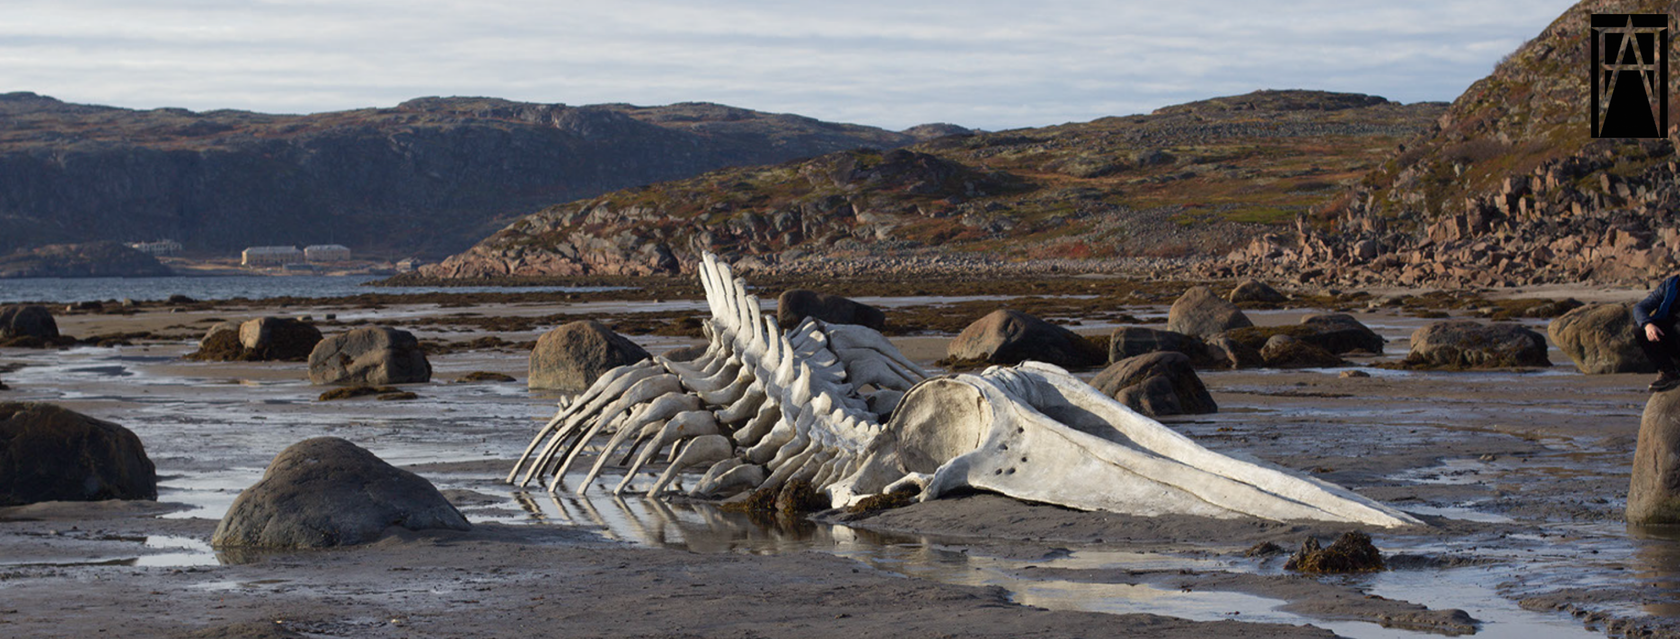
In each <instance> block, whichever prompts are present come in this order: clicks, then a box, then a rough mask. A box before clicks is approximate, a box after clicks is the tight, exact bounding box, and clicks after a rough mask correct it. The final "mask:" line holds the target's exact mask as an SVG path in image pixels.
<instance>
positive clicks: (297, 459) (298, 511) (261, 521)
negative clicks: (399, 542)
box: [210, 437, 471, 548]
mask: <svg viewBox="0 0 1680 639" xmlns="http://www.w3.org/2000/svg"><path fill="white" fill-rule="evenodd" d="M393 526H400V527H402V528H407V529H409V530H430V529H445V530H468V529H470V528H471V525H470V524H468V523H467V520H466V518H465V517H462V516H461V513H460V511H457V510H456V509H455V507H454V506H452V505H450V503H449V501H448V500H446V499H444V497H443V495H442V494H441V493H439V492H438V490H437V488H436V487H434V486H432V484H431V482H428V481H426V480H425V479H424V478H422V477H420V476H419V475H416V474H414V473H411V472H408V471H406V470H402V469H400V468H397V467H395V466H392V465H390V464H388V463H386V462H385V461H384V460H382V459H380V458H378V457H377V456H375V455H374V454H373V453H370V452H368V451H367V450H365V449H363V448H361V447H360V446H357V445H355V444H352V443H350V442H348V441H345V440H343V439H339V438H337V437H316V438H314V439H306V440H304V441H301V442H298V443H296V444H293V445H292V446H291V447H289V448H287V449H286V450H284V451H281V452H280V454H279V455H277V456H275V458H274V461H273V462H271V463H270V464H269V465H268V470H266V471H264V472H263V477H262V479H261V480H260V481H258V482H257V483H256V484H255V485H253V486H251V487H250V488H247V489H245V491H244V492H242V493H240V494H239V497H237V498H235V499H234V500H233V506H232V507H230V508H228V512H227V514H226V515H224V516H223V517H222V521H221V523H220V524H218V525H217V526H216V532H215V534H214V535H213V536H211V538H210V543H211V544H212V545H214V546H217V547H221V548H228V547H248V548H323V547H329V546H351V545H356V544H365V543H368V542H371V541H375V540H377V539H379V537H380V536H381V535H383V534H384V532H385V530H386V529H387V528H390V527H393Z"/></svg>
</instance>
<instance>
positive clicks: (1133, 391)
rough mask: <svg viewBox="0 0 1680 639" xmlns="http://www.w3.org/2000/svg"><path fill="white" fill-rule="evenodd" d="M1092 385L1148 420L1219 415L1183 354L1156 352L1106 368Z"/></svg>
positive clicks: (1214, 404) (1188, 359) (1217, 406)
mask: <svg viewBox="0 0 1680 639" xmlns="http://www.w3.org/2000/svg"><path fill="white" fill-rule="evenodd" d="M1091 385H1092V386H1095V387H1097V390H1100V391H1102V392H1103V394H1104V395H1108V396H1110V397H1113V398H1114V399H1116V400H1118V401H1119V402H1120V403H1122V404H1125V405H1127V406H1129V407H1131V409H1132V410H1135V411H1137V412H1139V413H1143V414H1145V415H1148V416H1150V417H1160V416H1164V415H1199V414H1205V413H1216V412H1219V405H1218V404H1216V403H1214V401H1213V396H1212V395H1210V394H1208V390H1207V386H1205V385H1203V384H1202V380H1201V378H1199V377H1197V376H1196V371H1195V368H1194V367H1192V366H1191V364H1190V358H1189V357H1188V356H1186V355H1184V354H1183V353H1174V352H1171V351H1159V352H1154V353H1148V354H1144V355H1139V356H1137V357H1132V358H1129V359H1126V360H1123V361H1120V362H1116V363H1115V364H1114V365H1112V366H1109V367H1108V368H1107V369H1106V370H1104V371H1103V372H1102V373H1099V374H1098V375H1097V377H1096V378H1095V379H1093V380H1091Z"/></svg>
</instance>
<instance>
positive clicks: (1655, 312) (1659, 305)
mask: <svg viewBox="0 0 1680 639" xmlns="http://www.w3.org/2000/svg"><path fill="white" fill-rule="evenodd" d="M1677 298H1680V275H1671V276H1669V277H1668V279H1665V280H1663V281H1662V283H1661V284H1658V285H1657V288H1656V290H1654V291H1651V293H1650V294H1649V295H1646V296H1645V299H1643V300H1640V301H1639V303H1638V304H1634V305H1633V323H1634V325H1635V326H1638V327H1639V332H1640V333H1641V334H1640V335H1638V336H1636V338H1635V339H1634V341H1636V342H1639V348H1640V349H1641V350H1644V351H1645V357H1647V358H1649V359H1650V360H1651V363H1652V364H1656V365H1657V381H1654V382H1651V386H1650V391H1651V392H1653V393H1656V392H1661V391H1665V390H1669V389H1672V388H1675V387H1677V386H1680V367H1677V366H1676V364H1675V360H1676V359H1680V330H1675V315H1676V314H1677V313H1680V308H1676V306H1680V299H1677Z"/></svg>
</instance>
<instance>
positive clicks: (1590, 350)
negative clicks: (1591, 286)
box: [1546, 304, 1657, 375]
mask: <svg viewBox="0 0 1680 639" xmlns="http://www.w3.org/2000/svg"><path fill="white" fill-rule="evenodd" d="M1546 333H1547V334H1548V335H1551V337H1552V343H1554V344H1557V347H1558V350H1561V351H1563V354H1564V355H1568V356H1569V359H1570V360H1572V361H1574V362H1575V367H1576V368H1579V369H1581V372H1582V373H1586V374H1588V375H1603V374H1609V373H1651V372H1655V371H1656V370H1657V367H1656V365H1655V364H1652V363H1651V360H1650V358H1648V357H1646V356H1645V351H1644V350H1641V349H1640V348H1639V339H1640V331H1639V329H1638V327H1636V326H1634V324H1633V312H1632V311H1631V310H1630V309H1629V308H1628V305H1626V304H1588V305H1586V306H1582V307H1579V308H1576V309H1574V310H1571V311H1569V312H1567V313H1564V314H1563V315H1560V316H1558V317H1557V319H1554V320H1552V323H1551V324H1548V325H1547V326H1546Z"/></svg>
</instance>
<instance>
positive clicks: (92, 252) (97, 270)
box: [0, 178, 172, 279]
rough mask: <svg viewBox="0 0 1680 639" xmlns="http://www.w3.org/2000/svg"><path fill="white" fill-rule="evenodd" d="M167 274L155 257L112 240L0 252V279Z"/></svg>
mask: <svg viewBox="0 0 1680 639" xmlns="http://www.w3.org/2000/svg"><path fill="white" fill-rule="evenodd" d="M0 179H4V178H0ZM4 244H5V240H0V246H4ZM171 274H172V272H171V271H170V270H169V267H167V266H164V265H163V263H162V262H159V261H158V260H157V258H155V257H152V256H150V255H147V254H145V253H141V252H140V251H137V250H134V249H132V248H129V247H128V246H126V245H123V244H118V243H116V242H89V243H86V244H50V245H47V246H41V247H35V248H31V249H23V250H19V251H16V252H14V253H12V254H10V255H0V279H5V278H13V277H161V276H165V275H171Z"/></svg>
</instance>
